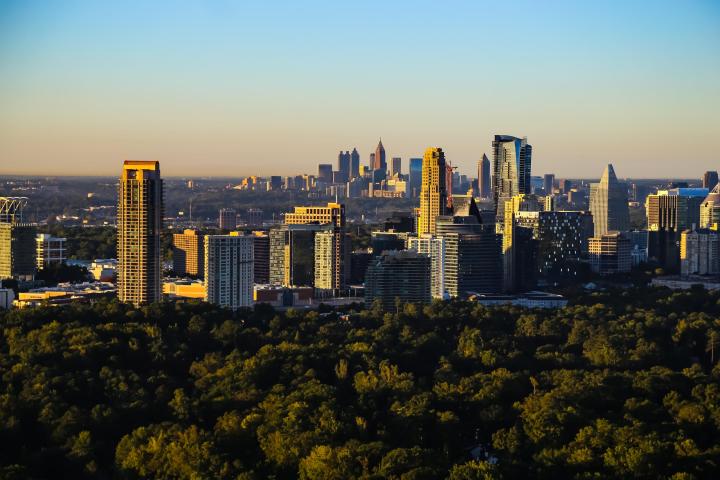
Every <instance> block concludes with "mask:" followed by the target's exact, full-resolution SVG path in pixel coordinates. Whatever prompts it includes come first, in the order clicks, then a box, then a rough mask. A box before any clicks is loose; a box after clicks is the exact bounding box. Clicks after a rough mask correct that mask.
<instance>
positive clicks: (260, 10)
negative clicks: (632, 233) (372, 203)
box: [0, 0, 720, 179]
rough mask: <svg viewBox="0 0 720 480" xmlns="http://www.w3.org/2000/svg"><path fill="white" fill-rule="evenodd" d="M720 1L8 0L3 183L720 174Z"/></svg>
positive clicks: (2, 38) (0, 145)
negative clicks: (518, 163)
mask: <svg viewBox="0 0 720 480" xmlns="http://www.w3.org/2000/svg"><path fill="white" fill-rule="evenodd" d="M718 45H720V3H718V2H713V1H711V0H694V1H688V2H671V1H659V2H652V3H650V2H637V1H635V2H627V1H625V2H620V1H611V2H603V3H602V4H588V3H587V2H562V1H558V2H552V3H550V2H542V3H541V2H533V1H529V0H528V1H514V2H486V1H483V2H453V3H452V4H451V3H450V2H448V3H443V4H439V3H436V2H429V1H420V2H392V3H390V2H388V3H382V2H364V3H362V4H345V3H338V2H303V3H301V4H298V3H294V2H273V3H272V4H270V3H262V4H244V3H242V4H239V3H234V2H226V1H209V2H197V3H195V2H152V4H146V3H144V2H135V1H130V2H122V3H111V2H90V1H79V0H78V1H67V2H62V3H51V2H33V1H14V0H11V1H6V2H3V3H2V5H0V73H2V75H0V105H1V106H2V108H0V174H2V175H12V174H17V175H40V176H57V175H70V176H72V175H78V174H82V175H89V176H117V175H118V174H119V172H120V170H121V166H122V161H123V160H124V159H127V158H133V159H153V160H159V161H160V162H161V165H162V167H161V168H162V172H163V175H165V176H168V177H171V176H177V177H183V176H190V177H198V176H215V177H228V178H236V177H240V176H246V175H252V174H255V175H260V176H269V175H275V174H279V175H290V174H297V173H316V172H317V164H318V163H332V164H333V165H334V166H336V161H337V154H338V151H340V150H343V151H344V150H352V148H353V147H356V148H357V149H358V151H359V152H360V155H361V164H365V165H367V163H368V159H369V154H370V153H371V152H373V151H374V149H375V146H376V145H377V142H378V139H379V138H380V137H382V139H383V144H384V145H385V148H386V151H387V158H388V159H390V158H391V157H394V156H399V157H401V158H402V159H403V172H407V169H408V159H409V158H411V157H421V156H422V153H423V150H424V149H425V148H426V147H428V146H440V147H442V148H443V149H444V150H445V152H446V156H447V158H448V159H449V160H450V161H451V162H452V163H453V164H454V165H456V166H458V167H459V169H460V171H461V172H462V173H464V174H467V175H474V172H475V164H476V162H477V160H478V159H479V158H481V157H482V154H483V153H486V154H488V156H491V142H492V137H493V135H495V134H510V135H516V136H527V137H528V142H529V143H530V144H531V145H532V146H533V168H532V170H533V175H542V174H544V173H555V174H556V176H557V177H559V178H598V177H599V176H600V175H601V174H602V170H603V168H604V166H605V164H607V163H613V164H614V166H615V169H616V172H617V174H618V177H621V178H638V179H640V178H680V177H683V178H699V177H700V176H701V175H702V174H703V172H704V171H705V170H717V169H718V168H719V167H720V166H718V165H717V164H718V163H720V162H719V160H720V159H718V157H717V153H716V149H715V148H714V147H713V143H712V142H713V140H714V139H715V138H718V137H719V136H720V121H719V120H718V111H720V89H718V85H720V56H719V55H717V46H718Z"/></svg>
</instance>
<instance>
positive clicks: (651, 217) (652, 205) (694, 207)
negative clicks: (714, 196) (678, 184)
mask: <svg viewBox="0 0 720 480" xmlns="http://www.w3.org/2000/svg"><path fill="white" fill-rule="evenodd" d="M707 197H708V190H707V189H705V188H672V189H670V190H659V191H658V192H657V193H656V194H653V195H648V196H647V199H646V204H645V208H646V213H647V222H648V230H651V231H662V230H665V231H669V230H673V231H674V232H676V233H678V234H680V232H682V231H683V230H687V229H693V228H697V227H698V225H700V223H701V221H700V212H701V210H703V204H705V203H706V202H705V199H706V198H707ZM705 212H707V209H705Z"/></svg>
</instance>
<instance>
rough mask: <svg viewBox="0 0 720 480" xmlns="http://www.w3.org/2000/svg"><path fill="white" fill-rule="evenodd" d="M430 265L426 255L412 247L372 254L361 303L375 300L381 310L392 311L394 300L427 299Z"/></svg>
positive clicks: (418, 301) (410, 301)
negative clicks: (405, 249)
mask: <svg viewBox="0 0 720 480" xmlns="http://www.w3.org/2000/svg"><path fill="white" fill-rule="evenodd" d="M430 265H431V261H430V258H429V257H428V256H426V255H420V254H418V253H417V252H412V251H401V252H397V251H391V252H385V253H384V254H383V255H381V256H379V257H374V258H373V259H372V260H371V261H370V265H368V268H367V272H366V274H365V305H366V306H367V307H371V306H372V305H373V303H374V302H375V300H379V301H380V304H381V305H382V308H383V310H386V311H395V309H396V302H401V303H419V304H427V303H430V301H431V295H430Z"/></svg>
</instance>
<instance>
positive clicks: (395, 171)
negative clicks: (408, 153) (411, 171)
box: [390, 157, 402, 177]
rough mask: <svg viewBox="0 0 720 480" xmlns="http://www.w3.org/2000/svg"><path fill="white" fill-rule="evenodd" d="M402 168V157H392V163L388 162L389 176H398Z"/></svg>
mask: <svg viewBox="0 0 720 480" xmlns="http://www.w3.org/2000/svg"><path fill="white" fill-rule="evenodd" d="M401 170H402V159H401V158H400V157H393V158H392V163H391V164H390V176H391V177H399V176H400V175H401V173H402V172H401Z"/></svg>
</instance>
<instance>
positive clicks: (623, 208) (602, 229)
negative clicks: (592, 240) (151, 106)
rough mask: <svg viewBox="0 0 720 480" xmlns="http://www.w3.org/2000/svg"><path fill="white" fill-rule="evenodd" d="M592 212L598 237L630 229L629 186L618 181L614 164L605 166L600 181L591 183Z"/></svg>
mask: <svg viewBox="0 0 720 480" xmlns="http://www.w3.org/2000/svg"><path fill="white" fill-rule="evenodd" d="M590 212H591V213H592V215H593V223H594V226H595V236H596V237H600V236H602V235H604V234H606V233H608V232H611V231H618V232H625V231H627V230H630V213H629V210H628V199H627V186H626V185H625V184H624V183H620V182H618V179H617V177H616V176H615V169H614V168H613V166H612V164H608V165H607V167H605V171H604V172H603V175H602V177H601V178H600V182H599V183H592V184H590Z"/></svg>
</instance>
